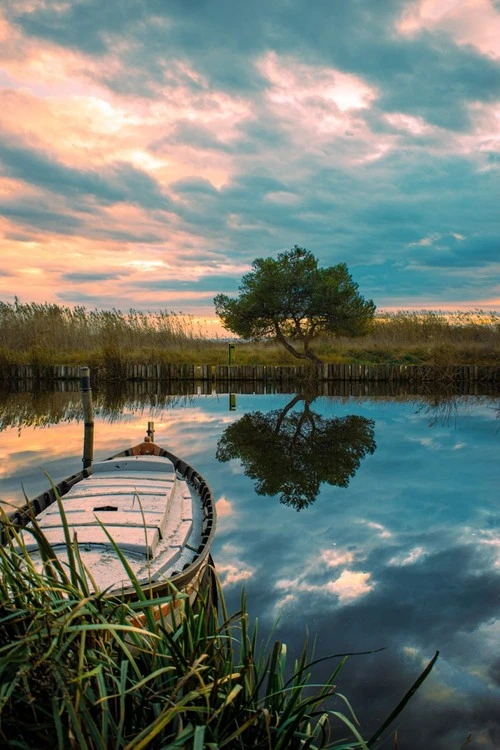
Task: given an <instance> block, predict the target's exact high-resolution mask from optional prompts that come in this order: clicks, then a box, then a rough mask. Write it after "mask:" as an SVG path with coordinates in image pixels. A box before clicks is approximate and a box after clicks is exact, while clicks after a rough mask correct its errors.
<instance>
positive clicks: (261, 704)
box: [0, 515, 437, 750]
mask: <svg viewBox="0 0 500 750" xmlns="http://www.w3.org/2000/svg"><path fill="white" fill-rule="evenodd" d="M3 522H4V524H5V534H6V537H7V542H6V545H5V546H3V547H0V744H1V745H2V746H3V747H11V748H23V749H25V750H45V749H46V748H47V750H48V749H49V748H50V749H51V750H53V748H60V750H63V748H64V750H66V749H67V748H78V749H79V750H85V749H87V748H88V749H89V750H94V749H95V750H109V749H110V748H116V749H117V750H118V749H119V748H124V749H125V750H140V749H141V748H146V747H148V748H152V749H153V748H163V749H165V750H167V748H171V749H172V750H173V749H174V748H185V749H186V750H188V749H189V748H192V749H193V750H203V748H207V750H216V748H228V750H233V749H234V750H236V749H237V748H238V749H240V750H241V749H242V748H261V749H262V750H264V749H267V750H299V748H300V749H301V750H315V749H316V748H336V749H337V750H349V749H351V750H355V749H357V750H361V749H363V748H364V749H365V750H366V749H367V748H371V747H375V746H376V745H377V743H378V740H379V739H380V738H381V737H382V736H383V735H384V734H385V732H386V729H387V726H388V724H389V722H390V721H392V720H393V719H394V718H395V717H396V715H397V714H398V713H399V712H400V711H401V710H402V708H403V706H404V705H405V703H406V702H407V700H408V699H409V698H410V697H411V695H412V694H413V692H414V691H415V690H416V689H417V688H418V686H419V685H420V684H421V682H422V681H423V679H425V677H426V676H427V674H428V673H429V671H430V669H431V668H432V666H433V664H434V662H435V659H436V657H434V659H433V660H432V661H431V662H430V664H429V666H428V667H427V668H426V670H425V671H424V672H423V673H422V675H421V676H420V677H419V678H418V679H417V681H416V682H415V684H414V685H413V686H412V687H411V689H410V690H409V691H408V693H407V694H406V696H405V697H404V698H403V700H402V701H401V702H400V704H398V706H397V707H396V709H395V710H394V712H393V713H392V714H391V716H390V717H388V719H387V721H386V722H384V723H383V724H382V726H381V727H380V728H379V730H378V731H377V732H376V733H375V734H374V735H373V736H372V738H370V739H368V740H364V739H363V736H362V732H361V730H360V728H359V726H358V723H357V721H356V717H355V715H354V712H353V710H352V708H351V706H350V704H349V702H348V700H347V699H346V698H345V697H344V696H343V695H342V693H341V692H339V691H338V689H337V681H338V679H339V676H340V672H341V669H342V667H343V665H344V663H345V661H346V658H347V656H346V655H338V656H336V657H335V658H334V662H333V665H332V672H331V676H330V678H329V679H328V680H327V681H326V683H324V684H322V685H316V684H315V683H314V681H313V674H312V671H313V667H314V663H315V662H314V660H313V658H312V656H311V654H310V650H309V648H308V644H307V642H306V643H305V645H304V648H303V650H302V653H301V654H300V656H299V657H298V658H297V659H296V660H295V662H294V664H293V665H291V667H290V666H289V665H288V664H287V653H286V645H285V644H284V643H281V642H280V641H275V642H274V644H268V645H266V646H264V647H262V648H259V645H258V628H257V623H255V624H254V625H253V626H250V618H249V615H248V612H247V609H246V602H245V596H244V594H243V595H242V602H241V610H240V611H239V612H238V613H236V614H234V615H231V616H230V615H229V614H228V613H227V611H226V608H225V604H224V599H223V597H222V592H220V594H221V606H220V611H219V612H217V611H216V609H215V608H214V607H212V606H210V603H209V598H208V597H207V596H205V597H202V598H201V600H200V601H198V603H196V604H195V605H194V606H192V605H191V604H190V603H189V599H188V598H186V597H184V595H183V594H182V593H179V592H176V591H174V590H173V591H172V593H171V595H170V596H169V597H164V598H163V599H162V600H154V601H152V600H149V599H148V597H147V593H144V592H143V591H142V590H141V588H140V587H139V584H138V583H137V581H135V582H134V585H135V587H136V594H137V601H135V602H126V601H124V600H123V599H122V598H120V597H117V596H107V595H106V593H105V592H103V591H100V590H99V588H98V587H97V586H96V585H95V584H94V583H93V582H92V580H91V579H90V577H89V575H88V573H87V572H86V570H85V567H84V564H83V562H82V559H81V557H80V554H79V549H78V546H77V544H76V543H75V542H73V543H70V544H69V548H68V549H69V554H68V560H69V563H68V564H66V565H65V564H64V563H62V562H61V561H60V560H58V559H57V557H56V556H55V554H54V552H53V550H52V549H51V547H50V545H49V544H48V542H47V540H46V539H45V537H44V535H43V533H42V532H41V530H40V529H39V527H38V526H37V525H36V522H33V531H32V533H33V534H34V536H35V537H36V539H37V542H38V546H39V550H40V554H41V557H42V559H43V570H39V569H37V568H35V566H34V564H33V562H32V560H31V558H30V556H29V554H28V552H27V550H26V547H25V545H24V541H23V536H22V534H21V533H20V532H19V530H18V529H16V528H15V527H14V526H12V525H11V524H10V523H9V522H8V521H7V519H6V516H5V515H3ZM66 529H67V527H66ZM68 533H69V532H68ZM124 565H126V563H125V562H124ZM174 600H175V601H176V603H177V604H178V607H177V608H176V612H177V615H176V616H175V617H174V616H173V615H171V616H170V615H169V616H167V617H162V616H160V617H158V604H161V603H165V602H167V601H170V602H172V601H174ZM139 613H140V615H141V619H140V620H139V619H138V618H139ZM436 656H437V655H436ZM332 659H333V657H332ZM320 661H323V659H321V660H320Z"/></svg>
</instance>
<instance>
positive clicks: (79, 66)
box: [0, 0, 500, 320]
mask: <svg viewBox="0 0 500 750" xmlns="http://www.w3.org/2000/svg"><path fill="white" fill-rule="evenodd" d="M224 7H225V6H224ZM2 8H3V9H1V10H0V42H1V44H0V47H1V48H0V248H1V254H0V300H4V301H7V302H11V301H12V300H13V299H14V297H15V296H17V297H19V298H20V299H21V301H23V302H30V301H34V302H55V303H58V304H63V305H70V306H71V305H77V304H78V305H84V306H86V307H88V308H99V309H109V308H113V307H115V308H119V309H123V310H127V309H129V308H135V309H141V310H158V309H169V310H174V311H179V312H184V313H190V314H193V315H195V316H196V317H197V318H199V319H202V320H204V319H213V318H214V306H213V297H214V296H215V294H217V293H219V292H224V293H229V294H235V293H236V292H237V290H238V285H239V283H240V281H241V277H242V275H243V274H244V273H246V272H247V271H248V270H249V269H250V268H251V263H252V261H253V260H254V259H255V258H256V257H265V256H270V255H276V253H277V252H280V251H282V250H286V249H289V248H290V247H292V246H293V245H295V244H298V245H300V246H302V247H306V248H307V249H309V250H311V252H313V253H314V254H315V255H316V256H317V257H318V259H319V261H320V264H321V265H323V266H326V265H333V264H336V263H339V262H346V263H347V264H348V266H349V270H350V271H351V273H352V275H353V277H354V279H355V280H356V281H357V283H358V284H359V287H360V291H361V292H362V294H363V295H365V296H366V297H369V298H373V300H374V301H375V303H376V304H377V306H378V307H379V308H382V309H385V310H394V309H412V310H419V309H427V310H428V309H433V310H435V309H440V310H444V311H447V310H459V309H467V310H470V309H474V308H480V309H484V310H500V284H499V277H500V248H499V225H498V218H497V217H498V211H497V206H496V203H497V197H498V193H499V190H500V181H499V172H498V166H499V163H500V136H499V133H500V94H499V92H500V12H499V10H498V5H497V4H496V3H494V2H493V0H465V1H460V2H459V1H458V0H446V1H445V0H412V1H411V2H409V3H405V4H404V9H403V7H402V6H401V7H400V8H397V4H396V6H394V7H393V6H391V7H390V8H389V7H386V6H385V4H374V3H371V2H369V0H362V2H359V3H347V4H346V7H345V9H344V10H343V12H342V14H340V13H337V12H336V10H335V8H334V7H333V6H331V5H330V4H327V3H318V4H314V6H311V7H308V9H304V8H303V7H302V6H300V5H299V4H298V3H296V2H295V0H292V2H290V3H287V4H286V5H285V6H283V7H282V5H281V4H277V5H276V7H275V6H274V5H271V6H269V5H268V4H266V5H264V4H261V3H260V2H258V3H257V5H256V6H255V7H254V8H253V11H252V13H251V14H249V13H248V12H247V10H246V9H245V7H243V6H240V5H239V4H234V6H232V7H231V10H230V12H229V11H228V10H227V8H226V9H225V10H224V8H223V6H222V4H220V5H219V4H217V3H215V4H214V5H210V4H206V5H203V6H200V7H198V8H197V9H194V8H188V7H187V6H184V5H183V4H181V5H179V6H175V7H172V6H171V4H168V3H167V4H160V5H159V6H158V7H156V6H155V10H154V11H153V10H152V9H149V6H148V4H147V3H133V4H131V5H130V7H128V9H127V10H126V11H124V10H123V8H122V7H121V5H119V4H115V3H114V2H110V3H109V4H107V5H106V13H105V14H104V13H102V10H101V9H100V8H99V7H98V5H97V4H94V3H92V2H89V3H80V2H77V0H67V1H65V2H59V1H56V0H43V1H42V0H22V1H21V0H17V1H16V2H15V3H14V2H12V3H10V2H8V3H7V4H5V5H4V6H2Z"/></svg>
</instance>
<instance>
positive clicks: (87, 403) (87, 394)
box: [80, 367, 94, 469]
mask: <svg viewBox="0 0 500 750" xmlns="http://www.w3.org/2000/svg"><path fill="white" fill-rule="evenodd" d="M80 386H81V389H82V403H83V423H84V433H83V459H82V460H83V468H84V469H88V468H89V467H90V466H92V461H93V458H94V409H93V407H92V390H91V388H90V369H89V368H88V367H80Z"/></svg>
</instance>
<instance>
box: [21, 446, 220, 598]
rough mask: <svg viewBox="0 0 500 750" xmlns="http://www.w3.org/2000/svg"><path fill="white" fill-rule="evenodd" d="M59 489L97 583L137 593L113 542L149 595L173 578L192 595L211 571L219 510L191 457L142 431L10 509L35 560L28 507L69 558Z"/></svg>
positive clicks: (161, 592)
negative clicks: (129, 444)
mask: <svg viewBox="0 0 500 750" xmlns="http://www.w3.org/2000/svg"><path fill="white" fill-rule="evenodd" d="M57 495H59V496H60V498H61V500H62V505H63V510H64V514H65V516H66V522H67V527H68V528H69V530H70V534H71V537H72V538H74V539H76V541H77V543H78V549H79V552H80V555H81V558H82V561H83V562H84V564H85V566H86V568H87V570H88V571H89V573H90V575H91V576H92V577H93V579H94V580H95V582H96V585H97V587H98V588H99V589H100V590H102V591H105V592H107V593H108V594H110V595H115V594H116V595H121V596H125V597H126V598H127V599H133V598H136V596H137V594H136V592H135V589H134V587H133V586H132V584H131V580H130V578H129V577H128V574H127V571H126V568H125V566H124V565H123V562H122V561H121V560H120V556H119V554H118V553H117V552H116V549H115V548H114V544H115V545H116V546H117V548H118V549H119V550H120V553H121V554H122V555H123V556H124V558H125V559H126V561H127V563H128V565H130V568H131V570H132V571H133V573H134V576H135V578H136V579H137V580H138V581H139V583H140V585H141V588H143V590H144V591H145V593H147V595H148V598H150V597H151V598H152V597H159V596H165V595H167V594H169V593H171V591H172V584H173V586H174V587H175V589H177V590H180V591H183V592H187V593H188V594H189V596H190V598H191V599H192V600H194V598H195V597H196V594H197V591H198V589H199V587H200V585H201V584H202V581H203V579H204V578H205V579H206V578H207V575H208V567H209V566H208V563H209V559H210V546H211V543H212V540H213V537H214V533H215V523H216V511H215V503H214V499H213V496H212V492H211V490H210V488H209V487H208V485H207V483H206V482H205V480H204V479H203V478H202V477H201V476H200V474H198V472H197V471H195V470H194V469H193V468H192V467H191V466H189V464H187V463H186V462H185V461H183V460H182V459H180V458H179V457H178V456H175V455H174V454H173V453H170V452H169V451H167V450H165V449H163V448H160V446H158V445H156V444H155V443H153V442H152V441H151V439H150V438H149V437H147V436H146V438H145V439H144V442H143V443H141V444H139V445H136V446H134V447H133V448H130V449H128V450H125V451H123V452H122V453H118V454H116V455H114V456H111V457H110V458H108V459H106V460H105V461H99V462H96V463H94V464H93V466H92V467H91V468H88V469H84V470H83V471H81V472H79V473H78V474H74V475H72V476H70V477H68V478H67V479H65V480H63V481H62V482H59V484H57V485H55V486H54V487H52V488H51V489H50V490H47V491H46V492H43V493H42V494H40V495H38V496H37V497H35V498H34V499H33V500H31V501H30V502H29V503H27V504H26V505H25V506H24V507H22V508H20V509H19V510H17V511H15V512H14V513H12V514H10V516H9V518H10V521H11V522H13V523H14V524H16V525H18V526H22V527H25V530H23V532H22V534H23V540H24V543H25V544H26V548H27V550H28V552H29V554H30V557H31V559H32V560H33V561H34V562H35V564H36V563H37V561H38V562H39V563H40V566H42V559H41V556H40V551H39V548H38V544H37V542H36V539H35V538H34V536H33V534H32V533H30V532H29V527H30V520H31V519H32V517H33V514H34V515H35V517H36V522H37V524H38V525H39V527H40V528H41V529H42V531H43V533H44V536H45V538H46V539H47V540H48V542H49V544H50V545H51V547H52V548H53V550H54V552H55V553H56V555H57V557H58V559H59V560H61V561H63V562H64V561H67V560H68V552H67V547H66V538H65V532H64V523H63V519H62V516H61V513H60V510H59V505H58V503H57V502H56V497H57ZM108 534H109V536H110V537H111V538H112V539H113V542H114V544H113V542H111V540H110V538H109V536H108Z"/></svg>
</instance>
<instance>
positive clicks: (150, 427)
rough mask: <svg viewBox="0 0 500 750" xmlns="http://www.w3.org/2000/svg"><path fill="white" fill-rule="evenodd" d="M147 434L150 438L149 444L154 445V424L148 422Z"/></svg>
mask: <svg viewBox="0 0 500 750" xmlns="http://www.w3.org/2000/svg"><path fill="white" fill-rule="evenodd" d="M147 434H148V435H149V437H150V438H151V442H152V443H154V441H155V423H154V422H148V431H147Z"/></svg>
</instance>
